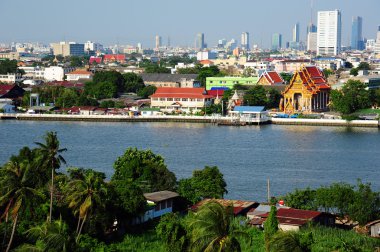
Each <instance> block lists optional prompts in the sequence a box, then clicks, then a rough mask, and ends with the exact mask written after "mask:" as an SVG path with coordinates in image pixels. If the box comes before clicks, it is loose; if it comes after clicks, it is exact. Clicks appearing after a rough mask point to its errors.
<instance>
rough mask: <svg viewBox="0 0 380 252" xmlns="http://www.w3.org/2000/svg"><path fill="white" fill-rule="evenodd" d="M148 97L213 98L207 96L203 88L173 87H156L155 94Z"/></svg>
mask: <svg viewBox="0 0 380 252" xmlns="http://www.w3.org/2000/svg"><path fill="white" fill-rule="evenodd" d="M150 97H153V98H158V97H162V98H164V97H166V98H213V96H212V95H208V94H207V92H206V90H205V89H204V88H175V87H158V88H157V90H156V92H155V93H154V94H153V95H151V96H150Z"/></svg>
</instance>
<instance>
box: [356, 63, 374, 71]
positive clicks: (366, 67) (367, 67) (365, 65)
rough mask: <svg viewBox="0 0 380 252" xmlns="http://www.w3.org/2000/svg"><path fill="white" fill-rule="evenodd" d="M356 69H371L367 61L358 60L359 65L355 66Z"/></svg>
mask: <svg viewBox="0 0 380 252" xmlns="http://www.w3.org/2000/svg"><path fill="white" fill-rule="evenodd" d="M357 69H358V70H371V67H370V66H369V64H368V63H367V62H360V64H359V66H358V67H357Z"/></svg>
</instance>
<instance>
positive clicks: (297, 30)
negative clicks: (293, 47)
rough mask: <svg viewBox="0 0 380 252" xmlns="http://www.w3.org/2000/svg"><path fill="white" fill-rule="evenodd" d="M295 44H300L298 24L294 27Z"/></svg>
mask: <svg viewBox="0 0 380 252" xmlns="http://www.w3.org/2000/svg"><path fill="white" fill-rule="evenodd" d="M292 41H293V42H297V43H299V42H300V24H299V23H297V24H295V25H294V27H293V40H292Z"/></svg>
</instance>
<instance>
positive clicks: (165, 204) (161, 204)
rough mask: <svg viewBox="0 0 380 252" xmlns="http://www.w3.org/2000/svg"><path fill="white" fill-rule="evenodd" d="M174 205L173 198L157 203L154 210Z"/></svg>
mask: <svg viewBox="0 0 380 252" xmlns="http://www.w3.org/2000/svg"><path fill="white" fill-rule="evenodd" d="M172 205H173V203H172V200H165V201H161V202H158V203H157V205H156V206H155V208H154V210H156V211H160V210H164V209H166V208H170V207H172Z"/></svg>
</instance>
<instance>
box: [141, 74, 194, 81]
mask: <svg viewBox="0 0 380 252" xmlns="http://www.w3.org/2000/svg"><path fill="white" fill-rule="evenodd" d="M140 76H141V77H142V79H143V80H144V82H181V81H182V80H183V79H187V80H195V79H197V77H198V75H197V74H166V73H143V74H141V75H140Z"/></svg>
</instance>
